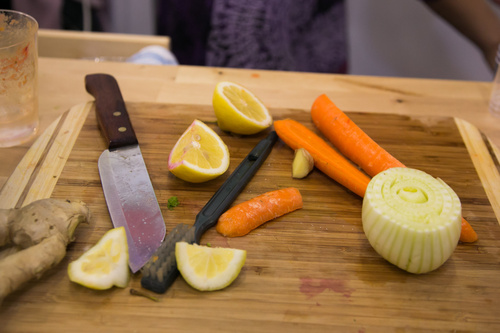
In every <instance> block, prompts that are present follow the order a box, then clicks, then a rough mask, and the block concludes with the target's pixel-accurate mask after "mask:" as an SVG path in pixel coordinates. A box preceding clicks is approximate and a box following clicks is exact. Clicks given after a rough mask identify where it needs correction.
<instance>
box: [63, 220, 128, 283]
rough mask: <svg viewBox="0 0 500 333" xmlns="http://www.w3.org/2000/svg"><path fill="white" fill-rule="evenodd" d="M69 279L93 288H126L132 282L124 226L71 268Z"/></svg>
mask: <svg viewBox="0 0 500 333" xmlns="http://www.w3.org/2000/svg"><path fill="white" fill-rule="evenodd" d="M68 275H69V279H70V280H71V281H73V282H75V283H78V284H81V285H83V286H85V287H88V288H92V289H98V290H103V289H109V288H111V287H112V286H117V287H121V288H124V287H126V286H127V284H128V282H129V279H130V270H129V268H128V246H127V235H126V233H125V228H124V227H119V228H114V229H111V230H109V231H108V232H107V233H106V234H104V236H103V237H102V238H101V239H100V240H99V241H98V242H97V243H96V244H95V245H94V246H93V247H92V248H91V249H90V250H88V251H87V252H85V253H84V254H83V255H82V256H81V257H80V258H78V259H77V260H75V261H73V262H71V263H70V264H69V266H68Z"/></svg>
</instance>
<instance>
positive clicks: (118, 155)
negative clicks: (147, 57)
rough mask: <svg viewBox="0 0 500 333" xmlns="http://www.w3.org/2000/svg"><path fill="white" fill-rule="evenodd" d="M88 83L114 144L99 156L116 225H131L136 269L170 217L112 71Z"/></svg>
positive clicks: (131, 260)
mask: <svg viewBox="0 0 500 333" xmlns="http://www.w3.org/2000/svg"><path fill="white" fill-rule="evenodd" d="M85 88H86V89H87V91H88V92H89V93H90V94H91V95H92V96H94V98H95V109H96V115H97V121H98V123H99V127H100V129H101V132H102V134H103V135H104V137H105V139H106V140H107V142H108V147H109V148H108V149H106V150H105V151H104V152H103V153H102V154H101V156H100V157H99V161H98V169H99V175H100V177H101V183H102V188H103V192H104V197H105V199H106V204H107V206H108V211H109V214H110V217H111V221H112V222H113V226H114V227H115V228H116V227H121V226H123V227H125V230H126V233H127V242H128V251H129V266H130V269H131V270H132V272H134V273H135V272H137V271H138V270H140V269H141V268H142V266H144V264H145V263H146V262H147V261H148V260H149V258H151V255H152V254H153V253H154V252H155V251H156V250H157V249H158V247H159V246H160V244H161V242H162V241H163V239H164V237H165V222H164V221H163V216H162V213H161V210H160V206H159V205H158V201H157V200H156V195H155V192H154V189H153V185H152V184H151V180H150V178H149V174H148V171H147V169H146V164H145V163H144V159H143V157H142V153H141V149H140V148H139V143H138V141H137V138H136V136H135V132H134V129H133V127H132V123H131V122H130V118H129V115H128V112H127V109H126V107H125V102H124V100H123V97H122V94H121V92H120V88H119V86H118V83H117V82H116V80H115V78H114V77H113V76H111V75H108V74H90V75H87V76H86V77H85Z"/></svg>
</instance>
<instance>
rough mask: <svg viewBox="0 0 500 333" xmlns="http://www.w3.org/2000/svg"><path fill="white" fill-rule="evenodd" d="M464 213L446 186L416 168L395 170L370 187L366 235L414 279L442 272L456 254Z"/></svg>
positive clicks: (375, 179)
mask: <svg viewBox="0 0 500 333" xmlns="http://www.w3.org/2000/svg"><path fill="white" fill-rule="evenodd" d="M461 213H462V208H461V204H460V199H459V198H458V196H457V194H456V193H455V192H454V191H453V190H452V189H451V187H449V186H448V185H447V184H446V183H445V182H444V181H442V180H441V179H439V178H434V177H432V176H431V175H429V174H427V173H425V172H423V171H420V170H416V169H411V168H392V169H389V170H386V171H384V172H381V173H379V174H378V175H376V176H375V177H373V178H372V180H371V181H370V183H369V184H368V188H367V190H366V194H365V197H364V199H363V209H362V221H363V230H364V232H365V234H366V237H367V238H368V241H369V242H370V244H371V245H372V246H373V248H374V249H375V251H377V253H378V254H380V255H381V256H382V257H384V258H385V259H386V260H387V261H389V262H391V263H392V264H394V265H396V266H398V267H399V268H401V269H404V270H406V271H408V272H410V273H416V274H420V273H427V272H430V271H432V270H435V269H436V268H438V267H439V266H441V265H442V264H443V263H444V262H445V261H446V260H448V258H449V257H450V256H451V254H452V253H453V251H454V250H455V248H456V246H457V244H458V239H459V237H460V230H461V219H462V218H461Z"/></svg>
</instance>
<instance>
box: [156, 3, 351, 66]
mask: <svg viewBox="0 0 500 333" xmlns="http://www.w3.org/2000/svg"><path fill="white" fill-rule="evenodd" d="M158 3H159V8H158V14H159V18H158V33H159V34H163V35H168V36H170V37H171V38H172V51H173V53H174V54H175V56H176V57H177V59H178V60H179V62H180V63H181V64H191V65H208V66H220V67H238V68H254V69H277V70H290V71H307V72H327V73H345V71H346V68H347V66H346V65H347V64H346V59H347V54H346V50H347V45H346V22H345V7H344V1H342V0H307V1H297V0H182V1H179V0H160V1H158Z"/></svg>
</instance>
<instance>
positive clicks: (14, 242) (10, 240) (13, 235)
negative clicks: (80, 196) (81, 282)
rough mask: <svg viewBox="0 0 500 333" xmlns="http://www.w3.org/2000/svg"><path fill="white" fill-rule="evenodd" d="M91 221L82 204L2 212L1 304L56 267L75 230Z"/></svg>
mask: <svg viewBox="0 0 500 333" xmlns="http://www.w3.org/2000/svg"><path fill="white" fill-rule="evenodd" d="M89 219H90V211H89V209H88V207H87V206H86V205H85V203H83V202H77V201H69V200H59V199H42V200H38V201H35V202H33V203H31V204H29V205H27V206H24V207H22V208H20V209H0V248H1V249H2V251H1V252H0V303H1V302H2V300H3V299H4V298H5V297H6V296H7V295H8V294H10V293H11V292H13V291H15V290H17V289H18V288H19V287H21V286H22V285H23V284H24V283H26V282H28V281H29V280H31V279H34V278H37V279H38V278H40V277H41V276H42V274H43V273H44V272H46V271H47V270H49V269H50V268H52V267H54V266H56V265H57V264H58V263H59V262H60V261H61V260H62V259H63V258H64V256H65V255H66V246H67V245H68V244H69V243H70V242H72V241H73V239H74V238H73V237H74V233H75V229H76V227H77V226H78V225H79V224H80V223H83V222H87V221H88V220H89Z"/></svg>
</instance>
